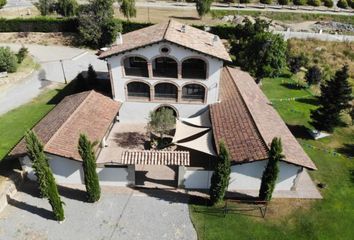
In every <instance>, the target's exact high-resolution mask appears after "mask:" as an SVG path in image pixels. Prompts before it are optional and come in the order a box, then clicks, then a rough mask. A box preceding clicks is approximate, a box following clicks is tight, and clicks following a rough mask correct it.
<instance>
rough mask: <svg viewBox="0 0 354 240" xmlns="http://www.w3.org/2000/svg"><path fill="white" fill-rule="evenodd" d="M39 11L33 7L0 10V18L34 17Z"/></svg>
mask: <svg viewBox="0 0 354 240" xmlns="http://www.w3.org/2000/svg"><path fill="white" fill-rule="evenodd" d="M39 15H40V14H39V11H38V9H37V8H35V7H25V8H24V7H21V8H16V9H14V8H10V9H8V8H7V9H1V10H0V18H17V17H24V18H29V17H35V16H39Z"/></svg>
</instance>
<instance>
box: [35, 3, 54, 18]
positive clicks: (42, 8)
mask: <svg viewBox="0 0 354 240" xmlns="http://www.w3.org/2000/svg"><path fill="white" fill-rule="evenodd" d="M34 5H35V6H36V8H37V9H38V10H39V12H40V13H41V15H42V16H47V15H48V14H51V13H53V12H54V10H55V1H54V0H39V1H38V2H37V3H35V4H34Z"/></svg>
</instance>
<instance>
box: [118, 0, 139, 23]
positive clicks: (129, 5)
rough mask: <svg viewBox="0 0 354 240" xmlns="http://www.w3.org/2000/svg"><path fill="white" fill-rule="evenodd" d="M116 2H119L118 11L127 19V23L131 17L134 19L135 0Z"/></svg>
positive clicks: (119, 0)
mask: <svg viewBox="0 0 354 240" xmlns="http://www.w3.org/2000/svg"><path fill="white" fill-rule="evenodd" d="M118 2H120V8H119V10H120V11H121V12H122V13H123V15H124V16H125V17H126V18H127V19H128V21H129V20H130V18H131V17H136V7H135V0H118Z"/></svg>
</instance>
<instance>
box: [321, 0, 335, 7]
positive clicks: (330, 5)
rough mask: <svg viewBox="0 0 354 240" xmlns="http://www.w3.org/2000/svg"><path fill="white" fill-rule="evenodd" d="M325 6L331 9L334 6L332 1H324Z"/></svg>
mask: <svg viewBox="0 0 354 240" xmlns="http://www.w3.org/2000/svg"><path fill="white" fill-rule="evenodd" d="M323 4H324V5H325V6H326V7H328V8H331V7H333V5H334V4H333V1H332V0H324V1H323Z"/></svg>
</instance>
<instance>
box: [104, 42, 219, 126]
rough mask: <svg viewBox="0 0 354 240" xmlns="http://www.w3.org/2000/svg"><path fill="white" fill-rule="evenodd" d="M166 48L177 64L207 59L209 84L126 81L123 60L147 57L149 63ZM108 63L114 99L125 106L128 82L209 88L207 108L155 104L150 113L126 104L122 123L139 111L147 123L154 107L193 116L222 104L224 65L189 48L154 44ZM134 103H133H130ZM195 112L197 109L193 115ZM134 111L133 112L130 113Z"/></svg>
mask: <svg viewBox="0 0 354 240" xmlns="http://www.w3.org/2000/svg"><path fill="white" fill-rule="evenodd" d="M162 46H168V47H169V48H170V49H171V50H170V53H169V54H168V55H167V56H171V57H173V58H174V59H176V61H178V62H181V61H183V60H184V59H185V58H188V57H200V58H202V59H204V60H205V61H206V62H207V65H208V71H207V72H208V76H207V79H206V80H198V79H197V80H193V79H171V78H167V79H166V78H143V77H125V76H123V68H124V66H122V59H124V58H125V57H126V56H128V55H129V56H133V55H135V56H144V57H145V58H146V59H148V61H150V60H152V59H153V58H155V57H156V56H161V53H160V48H161V47H162ZM107 62H108V63H109V64H110V66H111V72H112V83H113V92H114V99H115V100H117V101H120V102H123V103H125V102H126V101H127V99H126V90H125V87H126V84H127V82H130V81H132V80H144V81H146V82H148V83H149V84H150V85H152V86H153V85H155V84H156V83H158V82H173V83H175V84H176V85H177V86H179V87H182V86H183V85H184V84H186V83H201V84H203V85H204V86H205V87H206V99H207V101H206V102H205V103H203V104H200V103H197V104H194V103H178V104H177V103H171V102H166V101H161V102H154V103H149V104H148V105H146V106H145V108H146V109H148V110H146V109H144V107H142V106H144V105H142V104H141V103H140V104H136V105H129V104H126V105H125V106H124V104H123V107H122V108H123V109H121V110H120V116H121V119H122V120H126V119H129V116H130V114H134V113H133V111H134V110H135V111H136V112H139V111H142V110H145V111H144V114H141V115H138V117H139V119H140V121H144V119H145V117H146V116H147V114H145V113H146V112H149V111H152V110H153V109H154V106H158V105H159V104H163V103H168V104H171V105H173V106H175V107H176V108H178V111H179V114H180V115H181V116H190V115H191V114H194V113H195V112H194V113H192V112H193V111H198V110H200V109H202V108H203V107H205V106H207V105H208V104H212V103H215V102H217V101H218V97H219V81H220V76H221V70H222V68H223V61H221V60H218V59H216V58H211V57H209V56H206V55H203V54H199V53H197V52H195V51H191V50H189V49H186V48H182V47H179V46H177V45H174V44H171V43H158V44H154V45H152V46H148V47H145V48H140V49H137V50H133V51H130V52H128V53H126V54H123V55H118V56H112V57H110V58H108V59H107ZM129 102H131V101H129ZM144 103H146V104H147V103H148V101H146V102H144ZM134 106H138V107H139V108H138V109H132V108H130V107H134ZM192 109H194V110H193V111H192ZM129 110H132V111H129ZM132 119H133V120H134V121H135V120H137V118H134V117H133V116H132Z"/></svg>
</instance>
